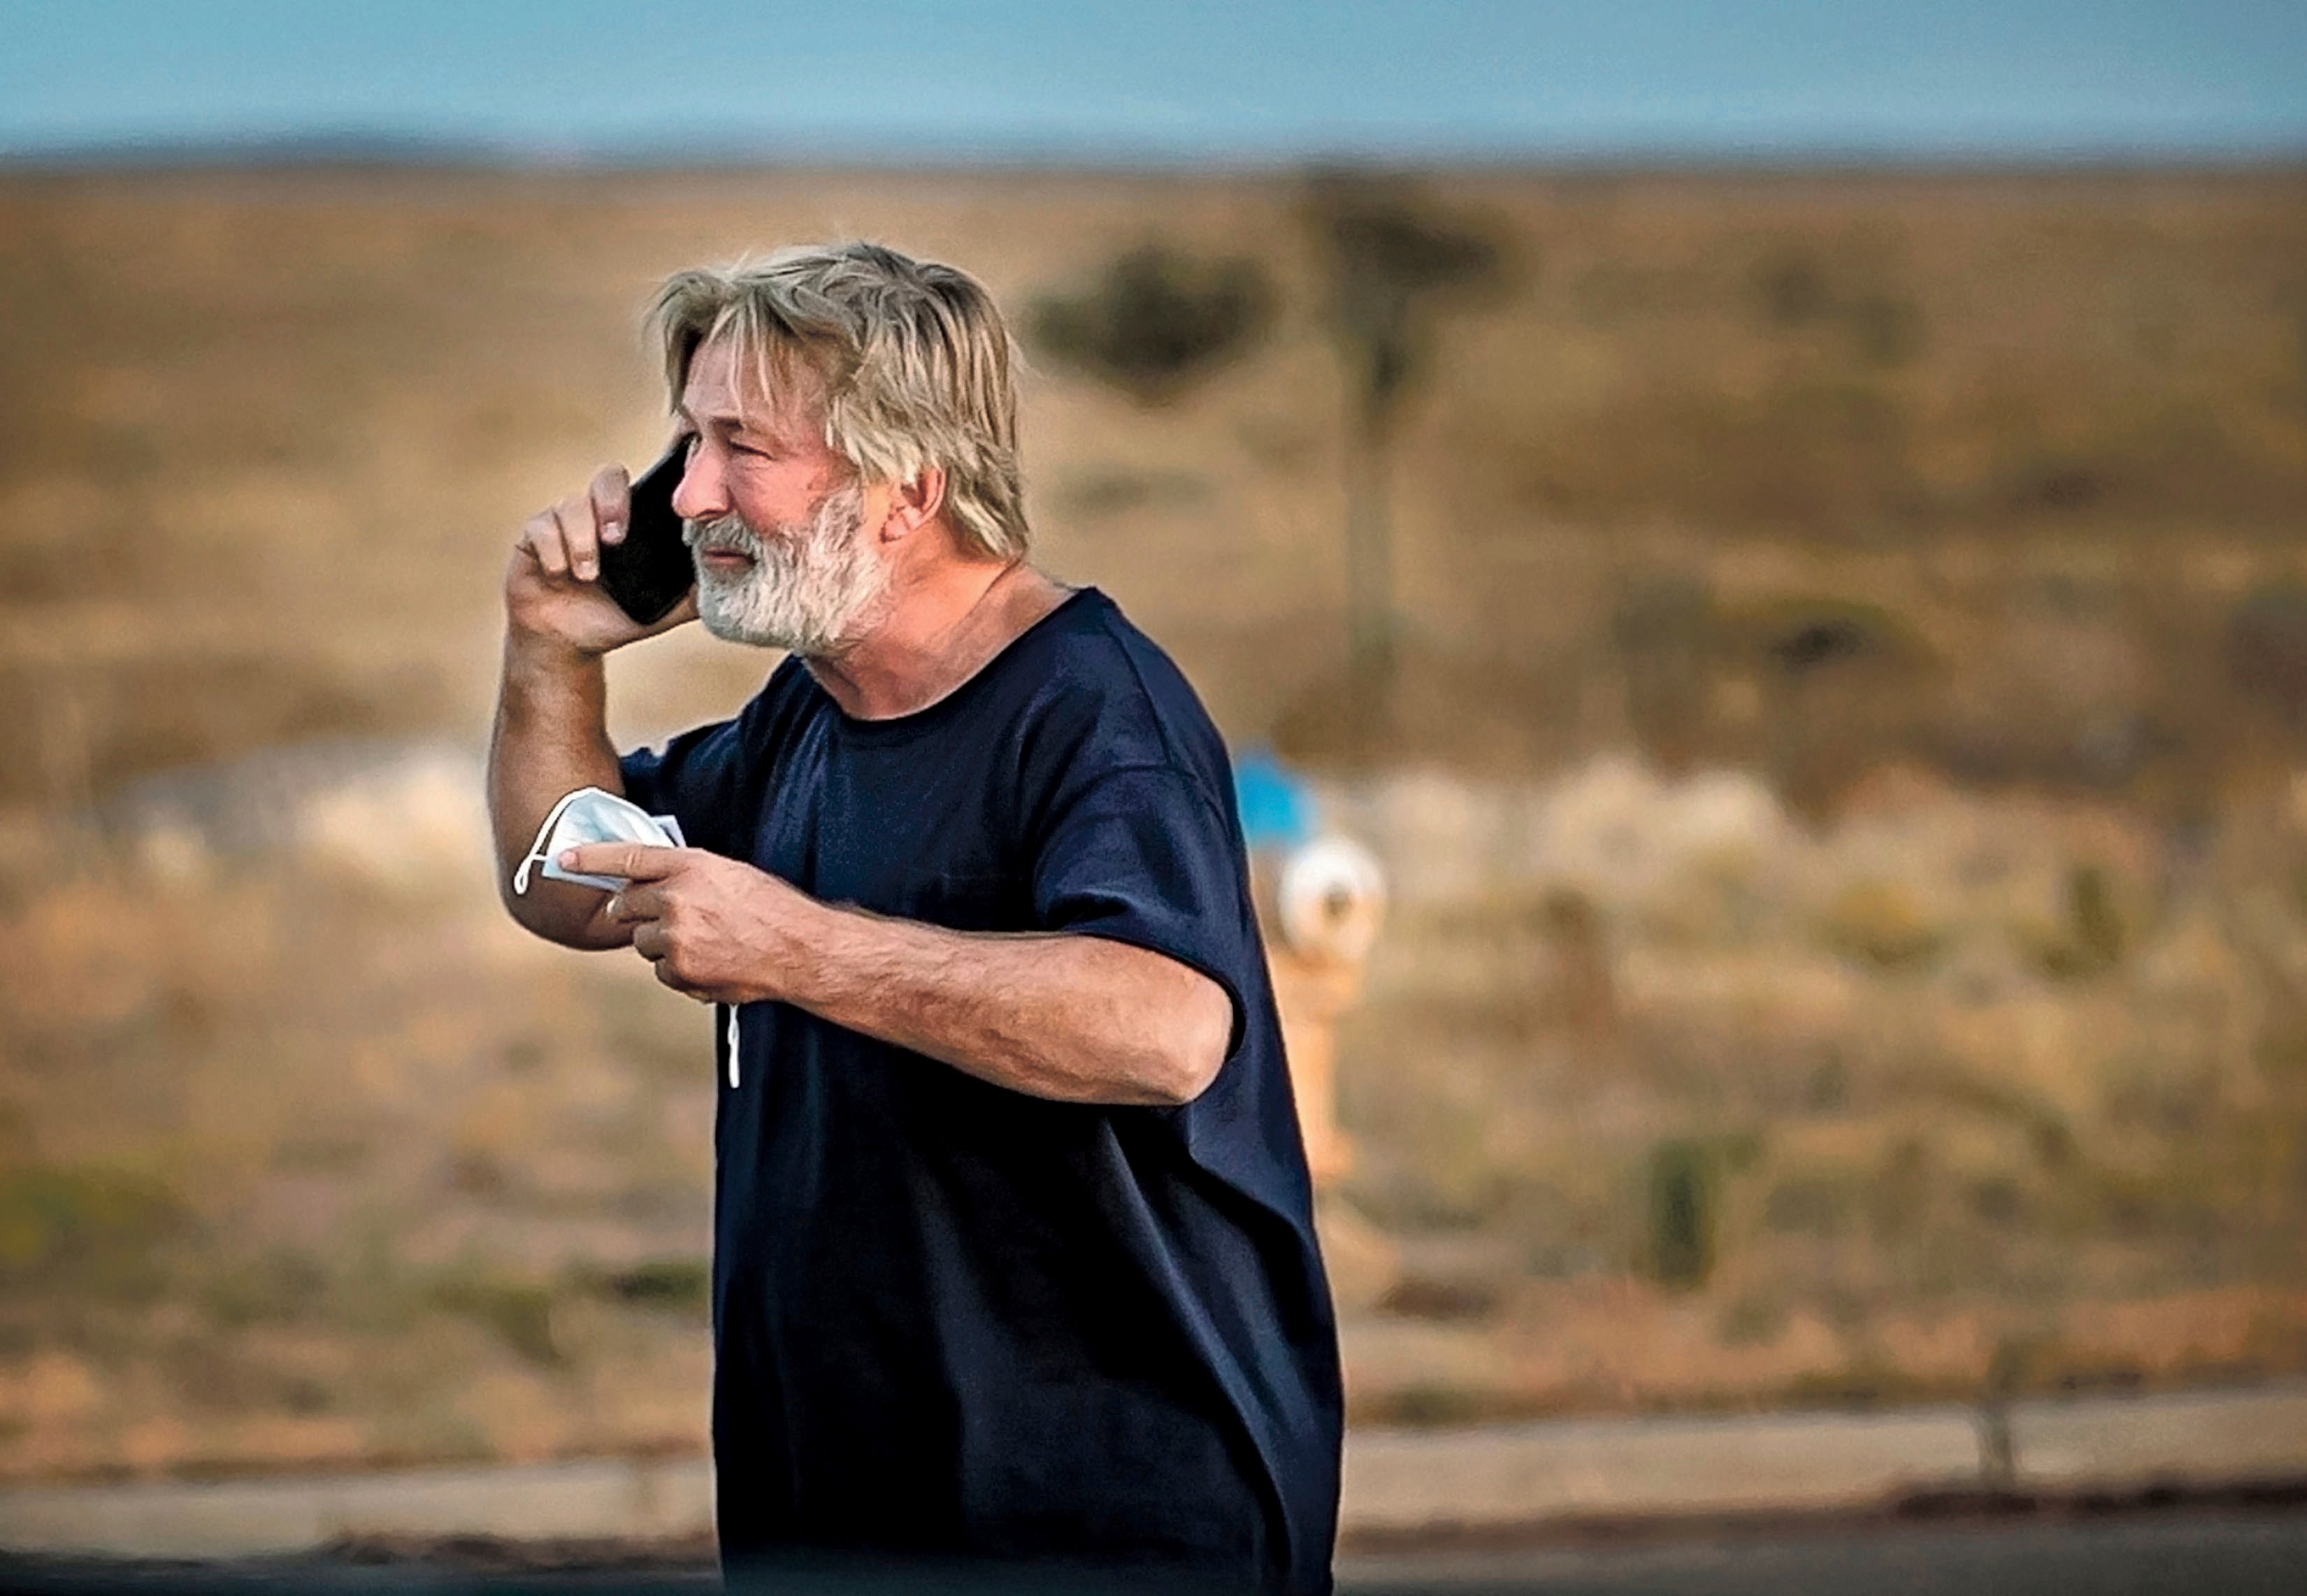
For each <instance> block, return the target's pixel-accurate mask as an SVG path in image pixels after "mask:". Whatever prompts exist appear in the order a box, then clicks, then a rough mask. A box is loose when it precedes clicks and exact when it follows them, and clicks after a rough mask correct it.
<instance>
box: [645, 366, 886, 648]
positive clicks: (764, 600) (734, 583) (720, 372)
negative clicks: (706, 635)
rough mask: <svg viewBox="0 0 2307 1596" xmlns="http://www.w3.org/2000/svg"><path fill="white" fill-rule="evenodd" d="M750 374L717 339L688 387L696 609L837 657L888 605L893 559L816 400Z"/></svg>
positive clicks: (727, 626)
mask: <svg viewBox="0 0 2307 1596" xmlns="http://www.w3.org/2000/svg"><path fill="white" fill-rule="evenodd" d="M749 375H750V373H747V372H746V370H745V366H744V363H742V362H741V361H740V360H739V359H738V358H737V355H736V351H735V349H734V348H733V346H732V344H731V343H730V341H729V340H727V339H717V340H716V341H714V342H712V343H709V344H707V345H706V346H704V347H703V348H700V349H699V350H698V352H697V355H696V357H695V358H694V359H693V360H691V361H690V369H689V381H688V383H687V385H686V386H685V387H684V388H683V390H682V399H681V411H682V418H683V420H684V421H685V422H686V423H687V425H690V426H691V427H692V428H694V429H695V431H696V433H697V442H696V443H695V444H694V445H693V446H692V447H691V449H690V457H689V467H688V469H687V471H686V472H684V473H683V475H682V479H681V485H680V486H679V487H678V488H677V489H675V490H674V492H673V508H674V510H675V511H679V512H680V514H681V516H682V519H684V520H686V521H687V522H688V528H687V536H688V540H689V545H690V550H691V552H692V553H693V555H694V558H695V560H696V563H697V609H698V616H699V619H700V620H701V621H703V622H704V623H705V629H706V631H709V632H711V633H712V634H713V635H714V636H716V637H717V638H722V639H726V640H727V641H730V642H733V643H750V644H753V645H755V646H757V647H760V648H788V649H791V650H793V652H795V653H798V654H803V655H831V654H836V653H839V652H840V651H841V650H842V649H843V648H845V647H847V646H848V645H850V644H853V643H854V642H856V641H857V640H858V639H860V638H862V637H863V636H864V635H865V634H866V633H867V632H868V631H870V630H871V629H872V627H873V626H874V625H875V624H877V623H878V622H879V619H880V616H881V614H883V613H884V612H885V611H886V609H887V599H888V589H889V572H888V565H887V563H886V562H885V561H884V559H883V558H882V555H881V553H880V550H879V546H878V541H877V540H876V539H874V538H873V537H871V536H870V535H869V534H868V533H867V531H866V529H865V525H864V521H865V505H864V497H865V496H864V493H863V491H862V489H861V488H860V487H859V485H858V484H857V483H856V481H855V473H854V471H853V469H852V468H850V466H849V464H848V462H847V461H845V460H844V459H841V457H840V456H838V455H836V454H835V453H834V452H833V450H830V449H828V447H827V446H826V442H825V432H824V425H823V421H822V417H821V416H820V415H819V413H818V407H817V405H816V403H815V401H814V398H813V396H810V397H807V398H804V397H801V396H794V397H792V398H790V399H788V400H787V401H786V402H785V403H772V402H770V401H769V400H768V399H766V398H765V397H764V396H762V395H761V394H760V393H759V392H758V391H757V385H756V384H755V383H754V382H750V381H747V380H745V379H746V378H747V377H748V376H749Z"/></svg>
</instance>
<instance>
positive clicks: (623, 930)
mask: <svg viewBox="0 0 2307 1596" xmlns="http://www.w3.org/2000/svg"><path fill="white" fill-rule="evenodd" d="M551 885H552V884H550V883H544V882H536V881H532V882H531V883H530V884H529V889H528V890H527V892H523V893H516V892H515V891H513V890H512V888H511V887H510V885H509V884H508V883H507V882H506V881H505V880H503V879H502V872H500V878H499V880H498V882H497V900H498V901H499V902H500V903H502V904H503V905H504V907H505V913H506V914H510V915H511V916H512V921H513V923H514V924H515V925H518V926H519V927H520V928H521V930H523V931H527V932H528V933H529V934H530V935H531V936H534V937H542V938H544V939H545V940H546V941H548V942H552V943H555V944H557V945H558V946H560V947H562V948H576V949H578V950H579V952H583V953H595V952H599V951H600V950H602V949H604V948H622V947H623V946H624V945H625V944H626V943H627V942H630V940H632V933H631V930H630V927H625V926H619V925H615V924H613V923H611V922H605V921H604V920H603V919H602V918H601V916H600V914H598V913H597V910H598V908H599V905H600V902H601V898H600V895H599V894H597V893H591V892H588V893H587V894H586V897H587V899H589V900H590V901H579V902H570V901H569V898H568V896H567V894H566V893H565V892H556V891H553V890H550V889H549V888H550V887H551Z"/></svg>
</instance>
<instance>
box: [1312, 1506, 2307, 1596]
mask: <svg viewBox="0 0 2307 1596" xmlns="http://www.w3.org/2000/svg"><path fill="white" fill-rule="evenodd" d="M1338 1575H1339V1590H1340V1596H1412V1593H1418V1596H1506V1593H1507V1592H1532V1593H1537V1592H1545V1593H1547V1596H1573V1593H1574V1592H1591V1593H1592V1596H1636V1593H1637V1592H1639V1593H1640V1596H1846V1593H1847V1596H2262V1593H2263V1596H2301V1593H2302V1592H2307V1511H2303V1510H2297V1509H2294V1510H2292V1511H2289V1512H2286V1513H2280V1514H2273V1513H2270V1514H2210V1513H2202V1514H2197V1513H2183V1512H2182V1513H2148V1514H2139V1515H2135V1516H2131V1517H2125V1518H2119V1519H2097V1520H2068V1521H2063V1522H2058V1523H2039V1522H2022V1523H2013V1522H2011V1521H2009V1520H2003V1521H1995V1522H1988V1523H1969V1524H1960V1525H1943V1526H1935V1527H1930V1528H1918V1527H1912V1526H1906V1527H1886V1528H1879V1529H1871V1530H1866V1531H1857V1530H1846V1531H1835V1532H1809V1533H1795V1534H1788V1535H1781V1536H1771V1537H1764V1538H1758V1539H1746V1538H1743V1537H1741V1538H1736V1539H1728V1540H1709V1541H1697V1542H1668V1543H1663V1544H1658V1545H1649V1546H1642V1547H1634V1548H1617V1549H1592V1550H1565V1549H1547V1550H1532V1551H1521V1552H1513V1551H1487V1552H1456V1553H1430V1554H1425V1555H1418V1556H1404V1557H1383V1558H1380V1557H1362V1558H1351V1559H1348V1560H1346V1561H1344V1562H1342V1563H1341V1565H1340V1566H1339V1569H1338Z"/></svg>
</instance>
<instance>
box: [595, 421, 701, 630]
mask: <svg viewBox="0 0 2307 1596" xmlns="http://www.w3.org/2000/svg"><path fill="white" fill-rule="evenodd" d="M688 463H689V439H688V438H687V436H686V435H684V436H682V437H679V438H676V439H674V440H673V448H672V449H671V450H668V451H667V452H666V454H665V458H664V459H661V460H659V461H657V463H656V465H654V466H651V467H650V468H648V471H647V472H646V473H645V474H643V475H642V476H641V477H640V478H639V480H638V481H637V482H635V483H634V484H633V486H632V494H631V508H630V510H628V511H626V515H625V536H624V538H623V540H622V542H618V543H605V544H603V545H601V588H602V590H603V591H604V592H605V593H607V594H608V596H610V597H612V598H613V599H615V600H616V601H617V607H618V608H619V609H621V610H622V611H624V612H625V614H628V615H630V616H631V617H632V618H633V623H634V624H635V625H637V626H654V625H656V623H657V622H660V621H662V620H664V619H665V616H666V615H668V614H671V613H672V612H673V606H674V605H677V604H679V603H680V602H681V600H682V595H684V594H686V593H687V592H688V591H689V590H690V588H693V587H695V586H696V585H697V565H696V562H694V561H693V560H691V559H690V553H689V545H688V544H687V543H685V542H683V541H682V536H681V517H680V516H679V515H677V514H676V513H674V511H673V489H675V488H676V487H679V486H680V485H681V474H682V471H683V470H684V469H686V468H687V466H688Z"/></svg>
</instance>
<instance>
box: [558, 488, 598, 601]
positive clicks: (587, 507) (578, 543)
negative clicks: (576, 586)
mask: <svg viewBox="0 0 2307 1596" xmlns="http://www.w3.org/2000/svg"><path fill="white" fill-rule="evenodd" d="M553 520H554V521H555V522H556V523H557V524H558V525H559V526H560V528H561V541H562V544H563V545H566V546H567V548H568V550H569V572H570V575H571V576H574V577H575V578H576V579H578V580H579V581H580V582H589V581H591V580H592V579H594V578H595V577H596V576H599V575H600V574H601V553H600V535H599V533H598V532H596V530H595V528H594V525H593V502H592V501H591V500H590V499H563V500H562V502H560V503H558V504H556V505H554V506H553Z"/></svg>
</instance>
